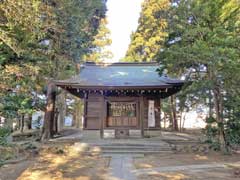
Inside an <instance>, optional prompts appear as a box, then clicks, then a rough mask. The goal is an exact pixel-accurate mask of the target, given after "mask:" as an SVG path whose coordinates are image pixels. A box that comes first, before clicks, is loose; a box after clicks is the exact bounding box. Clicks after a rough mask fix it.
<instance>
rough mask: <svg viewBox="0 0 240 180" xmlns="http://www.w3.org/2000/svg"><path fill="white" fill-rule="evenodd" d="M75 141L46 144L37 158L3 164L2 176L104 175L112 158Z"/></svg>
mask: <svg viewBox="0 0 240 180" xmlns="http://www.w3.org/2000/svg"><path fill="white" fill-rule="evenodd" d="M82 149H83V147H81V146H80V147H78V146H74V145H71V146H69V145H60V146H59V145H58V146H50V147H49V146H44V147H42V150H41V151H40V154H39V156H38V157H36V158H30V159H28V160H27V161H22V162H19V163H17V164H11V165H4V166H3V167H1V168H0V180H15V179H17V180H38V179H41V180H59V179H64V180H67V179H74V180H90V179H94V180H95V179H96V180H98V179H99V180H101V179H104V176H105V174H106V168H107V167H108V165H109V158H102V157H100V156H99V154H98V153H97V152H92V153H88V154H86V153H83V151H82Z"/></svg>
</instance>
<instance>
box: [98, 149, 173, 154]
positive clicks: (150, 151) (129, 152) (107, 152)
mask: <svg viewBox="0 0 240 180" xmlns="http://www.w3.org/2000/svg"><path fill="white" fill-rule="evenodd" d="M102 153H103V154H161V153H164V154H166V153H169V154H171V153H173V152H172V151H157V150H103V151H102Z"/></svg>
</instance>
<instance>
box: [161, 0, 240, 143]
mask: <svg viewBox="0 0 240 180" xmlns="http://www.w3.org/2000/svg"><path fill="white" fill-rule="evenodd" d="M237 3H238V2H237V1H232V0H227V1H219V0H214V1H203V0H195V1H177V2H175V4H174V5H172V7H171V10H170V11H169V12H170V13H169V18H168V22H169V23H168V24H169V25H168V29H167V30H168V32H169V35H168V38H167V39H166V43H165V46H164V49H163V50H162V51H159V58H160V59H161V63H162V67H164V68H167V69H168V70H169V71H170V73H172V74H173V75H179V74H184V73H185V77H186V78H192V79H193V80H194V81H195V83H194V84H195V86H191V87H189V88H188V90H189V92H188V93H189V95H188V96H191V94H192V95H193V97H195V98H197V99H199V100H202V102H203V103H204V101H205V99H206V98H210V99H213V101H214V111H213V112H212V114H210V115H211V116H214V117H215V118H216V121H217V129H218V131H219V132H218V135H220V134H222V135H224V134H225V132H229V126H226V124H227V122H229V121H232V119H230V118H229V117H228V115H227V111H229V110H230V111H232V110H233V108H231V109H228V108H227V106H226V103H227V102H228V103H230V104H231V103H234V102H233V101H232V100H231V98H229V97H228V94H234V95H235V96H236V97H239V95H240V94H239V92H238V89H239V86H238V85H237V82H238V81H239V75H240V74H239V72H240V66H239V63H240V53H239V46H238V44H239V42H240V38H239V37H240V36H239V20H240V19H239V13H240V8H239V6H237ZM205 104H206V103H205ZM210 104H211V102H210ZM235 105H236V104H235ZM239 110H240V109H236V111H237V112H239ZM235 120H236V121H239V119H238V117H237V116H235ZM207 128H209V127H207ZM208 130H209V129H208ZM225 135H228V134H225ZM219 140H221V141H222V142H220V144H221V145H223V143H224V142H223V138H221V137H220V136H219ZM225 143H226V142H225Z"/></svg>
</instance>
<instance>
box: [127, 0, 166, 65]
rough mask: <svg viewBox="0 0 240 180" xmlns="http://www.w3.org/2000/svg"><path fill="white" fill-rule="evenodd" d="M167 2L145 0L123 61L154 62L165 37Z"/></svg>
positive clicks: (163, 0) (164, 0) (162, 0)
mask: <svg viewBox="0 0 240 180" xmlns="http://www.w3.org/2000/svg"><path fill="white" fill-rule="evenodd" d="M169 8H170V1H169V0H145V1H144V2H143V4H142V11H141V15H140V19H139V26H138V28H137V30H136V32H134V33H133V34H132V35H131V43H130V45H129V48H128V50H127V53H126V56H125V58H124V59H123V61H138V62H142V61H154V60H156V55H157V53H158V52H159V50H160V49H161V48H162V45H163V43H164V40H165V37H166V36H167V32H166V27H167V19H166V17H167V14H166V13H167V11H168V9H169Z"/></svg>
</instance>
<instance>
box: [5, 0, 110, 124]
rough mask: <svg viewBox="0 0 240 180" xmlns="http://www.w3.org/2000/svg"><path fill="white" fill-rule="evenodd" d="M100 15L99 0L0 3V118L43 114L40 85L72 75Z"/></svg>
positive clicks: (88, 46)
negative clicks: (38, 111)
mask: <svg viewBox="0 0 240 180" xmlns="http://www.w3.org/2000/svg"><path fill="white" fill-rule="evenodd" d="M105 12H106V7H105V3H104V2H102V1H101V0H90V1H83V0H80V1H79V0H58V1H56V0H47V1H41V0H32V1H29V0H4V1H1V3H0V116H4V117H5V118H7V121H9V119H12V118H16V117H18V116H19V114H25V113H27V114H31V113H33V112H34V111H35V110H38V109H43V107H44V106H43V105H44V100H45V99H44V98H43V97H44V96H43V95H44V87H46V83H47V82H48V80H49V79H52V78H53V79H63V78H66V77H69V76H71V75H73V74H74V73H76V70H77V67H78V66H77V64H78V63H79V62H80V60H81V59H82V57H83V55H84V54H86V53H88V52H90V51H91V49H92V47H93V46H94V45H93V43H92V42H93V40H94V38H93V37H94V36H95V35H96V33H97V29H98V27H99V23H100V19H101V18H103V17H104V16H105Z"/></svg>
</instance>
